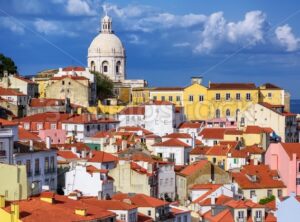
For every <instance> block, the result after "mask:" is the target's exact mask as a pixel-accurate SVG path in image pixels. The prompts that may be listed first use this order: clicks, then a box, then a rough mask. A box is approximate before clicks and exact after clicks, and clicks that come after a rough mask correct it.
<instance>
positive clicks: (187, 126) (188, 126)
mask: <svg viewBox="0 0 300 222" xmlns="http://www.w3.org/2000/svg"><path fill="white" fill-rule="evenodd" d="M201 125H202V123H200V122H183V123H181V124H180V125H179V127H178V128H179V129H199V128H200V127H201Z"/></svg>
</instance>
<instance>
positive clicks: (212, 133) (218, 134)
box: [199, 128, 226, 140]
mask: <svg viewBox="0 0 300 222" xmlns="http://www.w3.org/2000/svg"><path fill="white" fill-rule="evenodd" d="M225 131H226V129H225V128H204V129H203V130H202V131H201V132H200V133H199V136H202V138H203V139H221V140H222V139H224V133H225Z"/></svg>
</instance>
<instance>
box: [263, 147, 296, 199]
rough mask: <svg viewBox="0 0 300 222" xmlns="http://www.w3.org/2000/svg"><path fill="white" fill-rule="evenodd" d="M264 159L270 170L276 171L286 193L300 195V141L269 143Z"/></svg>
mask: <svg viewBox="0 0 300 222" xmlns="http://www.w3.org/2000/svg"><path fill="white" fill-rule="evenodd" d="M265 160H266V161H265V162H266V164H268V165H269V166H270V168H271V169H272V170H277V171H278V173H279V175H280V177H281V179H282V181H283V182H284V184H285V185H286V186H287V189H288V194H290V193H291V192H294V193H296V195H300V143H271V144H270V146H269V148H268V150H267V152H266V155H265Z"/></svg>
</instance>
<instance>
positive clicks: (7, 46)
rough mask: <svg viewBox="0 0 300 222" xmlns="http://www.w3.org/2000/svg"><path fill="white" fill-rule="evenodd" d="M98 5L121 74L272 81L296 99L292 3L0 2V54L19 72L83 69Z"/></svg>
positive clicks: (182, 80) (183, 80)
mask: <svg viewBox="0 0 300 222" xmlns="http://www.w3.org/2000/svg"><path fill="white" fill-rule="evenodd" d="M103 9H105V10H107V11H108V14H109V15H110V16H111V17H112V18H113V29H114V31H115V33H116V34H117V35H118V36H119V37H120V38H121V40H122V41H123V44H124V45H125V47H126V52H127V75H128V78H145V79H147V80H148V82H149V83H150V85H151V86H185V85H188V84H189V82H190V77H191V76H195V75H202V76H204V80H205V83H207V82H208V81H212V82H255V83H256V84H261V83H264V82H273V83H275V84H277V85H279V86H281V87H284V88H286V89H287V90H288V91H289V92H291V93H292V97H293V98H298V99H300V87H299V86H300V25H299V21H300V2H299V0H298V1H297V0H287V1H280V0H272V1H271V0H268V1H267V0H226V1H225V0H206V1H204V0H185V1H182V0H172V1H162V0H151V1H150V0H147V1H146V0H139V1H125V0H118V1H100V0H48V1H40V0H1V1H0V16H1V20H0V31H1V35H0V52H2V53H4V54H5V55H7V56H10V57H12V58H13V59H14V60H15V61H16V63H17V65H18V68H19V71H20V73H21V74H23V75H28V74H31V75H32V74H36V73H37V72H38V71H41V70H44V69H49V68H57V67H64V66H68V65H82V66H85V65H86V56H87V48H88V46H89V44H90V42H91V40H92V39H93V37H94V36H96V35H97V32H98V31H99V21H100V17H101V16H103Z"/></svg>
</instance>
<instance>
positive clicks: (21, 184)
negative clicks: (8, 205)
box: [0, 164, 28, 221]
mask: <svg viewBox="0 0 300 222" xmlns="http://www.w3.org/2000/svg"><path fill="white" fill-rule="evenodd" d="M0 178H3V179H4V178H5V179H4V180H5V182H3V181H2V182H1V183H0V195H2V196H4V197H5V199H6V200H8V201H14V200H24V199H27V197H28V185H27V174H26V167H25V166H19V165H8V164H0ZM0 221H2V220H0Z"/></svg>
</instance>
